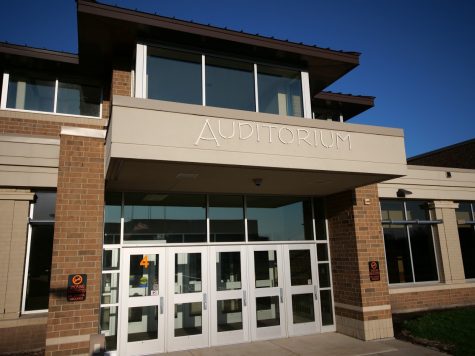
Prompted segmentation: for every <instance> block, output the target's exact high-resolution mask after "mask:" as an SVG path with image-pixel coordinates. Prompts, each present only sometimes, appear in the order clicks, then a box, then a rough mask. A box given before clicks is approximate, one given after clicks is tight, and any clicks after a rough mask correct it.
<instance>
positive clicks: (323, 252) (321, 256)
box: [317, 244, 328, 262]
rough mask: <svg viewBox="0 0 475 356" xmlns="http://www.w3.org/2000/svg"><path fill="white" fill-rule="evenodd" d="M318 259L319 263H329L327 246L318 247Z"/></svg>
mask: <svg viewBox="0 0 475 356" xmlns="http://www.w3.org/2000/svg"><path fill="white" fill-rule="evenodd" d="M317 259H318V261H319V262H323V261H328V247H327V244H318V245H317Z"/></svg>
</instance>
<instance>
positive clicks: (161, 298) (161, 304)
mask: <svg viewBox="0 0 475 356" xmlns="http://www.w3.org/2000/svg"><path fill="white" fill-rule="evenodd" d="M160 314H163V297H160Z"/></svg>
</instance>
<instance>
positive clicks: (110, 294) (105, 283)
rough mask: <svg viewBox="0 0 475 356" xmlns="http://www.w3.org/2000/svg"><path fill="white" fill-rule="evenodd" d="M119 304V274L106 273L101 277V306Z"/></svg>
mask: <svg viewBox="0 0 475 356" xmlns="http://www.w3.org/2000/svg"><path fill="white" fill-rule="evenodd" d="M118 302H119V274H118V273H108V274H103V275H102V293H101V303H102V304H115V303H118Z"/></svg>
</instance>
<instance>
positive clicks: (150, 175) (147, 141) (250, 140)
mask: <svg viewBox="0 0 475 356" xmlns="http://www.w3.org/2000/svg"><path fill="white" fill-rule="evenodd" d="M106 145H107V147H106V162H105V169H106V177H107V180H108V182H107V184H108V189H111V190H126V191H131V190H137V191H150V190H151V191H182V192H183V191H191V192H210V193H212V192H219V193H244V194H246V193H250V194H253V193H258V194H289V195H316V196H321V195H328V194H332V193H336V192H339V191H344V190H348V189H351V188H354V187H358V186H362V185H367V184H371V183H376V182H381V181H384V180H387V179H391V178H395V177H400V176H403V175H405V173H406V157H405V152H404V137H403V133H402V130H399V129H389V128H380V127H372V126H363V125H353V124H347V123H339V122H330V121H322V120H311V119H302V118H295V117H285V116H277V115H271V114H263V113H255V112H245V111H240V110H230V109H220V108H212V107H202V106H199V105H189V104H178V103H171V102H163V101H158V100H144V99H136V98H129V97H121V96H115V97H114V99H113V106H112V117H111V122H110V125H109V131H108V134H107V142H106Z"/></svg>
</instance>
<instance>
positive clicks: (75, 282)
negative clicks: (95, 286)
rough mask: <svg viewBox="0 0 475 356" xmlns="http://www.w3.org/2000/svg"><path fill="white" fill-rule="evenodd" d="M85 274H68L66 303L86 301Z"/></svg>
mask: <svg viewBox="0 0 475 356" xmlns="http://www.w3.org/2000/svg"><path fill="white" fill-rule="evenodd" d="M86 286H87V274H70V275H69V276H68V290H67V293H66V296H67V298H68V302H82V301H83V300H86Z"/></svg>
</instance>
